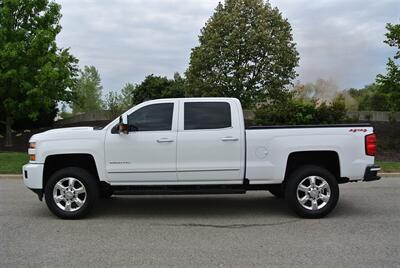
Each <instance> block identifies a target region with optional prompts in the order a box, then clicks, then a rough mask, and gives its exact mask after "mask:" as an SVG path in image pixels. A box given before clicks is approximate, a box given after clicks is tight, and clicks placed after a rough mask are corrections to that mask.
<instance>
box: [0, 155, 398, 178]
mask: <svg viewBox="0 0 400 268" xmlns="http://www.w3.org/2000/svg"><path fill="white" fill-rule="evenodd" d="M28 161H29V160H28V154H26V153H17V152H0V174H21V172H22V171H21V169H22V166H23V165H25V164H26V163H28ZM376 163H377V164H378V165H379V166H380V167H381V168H382V172H400V162H383V161H377V162H376Z"/></svg>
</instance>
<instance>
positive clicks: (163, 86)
mask: <svg viewBox="0 0 400 268" xmlns="http://www.w3.org/2000/svg"><path fill="white" fill-rule="evenodd" d="M184 96H185V81H184V79H183V78H182V77H181V76H180V75H179V74H178V73H176V74H175V75H174V79H168V78H167V77H162V76H154V75H149V76H146V78H145V79H144V80H143V82H142V83H140V84H139V85H137V86H136V87H135V89H134V90H133V92H132V104H138V103H141V102H143V101H146V100H153V99H159V98H181V97H184Z"/></svg>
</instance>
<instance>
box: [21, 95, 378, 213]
mask: <svg viewBox="0 0 400 268" xmlns="http://www.w3.org/2000/svg"><path fill="white" fill-rule="evenodd" d="M28 152H29V155H30V161H29V163H28V164H26V165H25V166H24V167H23V177H24V183H25V185H26V186H27V187H28V188H30V189H31V190H33V191H34V192H35V193H36V194H37V195H38V196H39V199H40V200H42V197H43V196H44V197H45V201H46V204H47V206H48V208H49V209H50V210H51V211H52V212H53V213H54V214H55V215H57V216H58V217H61V218H66V219H75V218H82V217H83V216H85V215H86V214H87V213H88V212H89V211H90V209H91V208H92V207H93V206H94V204H95V202H96V200H97V199H98V198H101V197H103V198H107V197H110V196H111V195H113V194H115V195H118V194H203V193H204V194H221V193H232V194H239V193H246V191H250V190H267V191H270V192H271V193H272V194H273V195H275V196H276V197H277V198H285V199H286V201H287V203H288V205H289V207H290V208H292V209H293V211H294V212H296V213H297V214H298V215H299V216H301V217H307V218H320V217H323V216H325V215H327V214H328V213H329V212H330V211H332V210H333V209H334V207H335V206H336V203H337V201H338V198H339V187H338V184H341V183H346V182H355V181H372V180H378V179H380V177H379V176H378V175H377V172H378V171H379V169H380V168H379V167H378V166H377V165H374V155H375V152H376V136H375V134H374V133H373V128H372V127H371V126H370V125H369V124H351V125H314V126H265V127H262V126H256V127H246V126H245V120H244V117H243V111H242V107H241V104H240V102H239V100H237V99H234V98H181V99H160V100H152V101H147V102H144V103H141V104H139V105H137V106H135V107H133V108H131V109H130V110H128V111H127V112H125V113H123V114H122V115H121V116H120V117H119V118H117V119H115V120H114V121H112V122H111V123H110V124H108V125H107V126H106V127H104V128H102V129H96V128H93V127H76V128H61V129H53V130H49V131H46V132H43V133H39V134H36V135H33V136H32V137H31V139H30V145H29V150H28Z"/></svg>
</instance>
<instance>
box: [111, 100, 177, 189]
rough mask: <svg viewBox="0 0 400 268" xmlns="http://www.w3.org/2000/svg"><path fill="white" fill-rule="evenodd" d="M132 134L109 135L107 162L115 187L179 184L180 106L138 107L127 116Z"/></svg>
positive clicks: (113, 133) (165, 104) (170, 104)
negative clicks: (177, 163) (178, 112)
mask: <svg viewBox="0 0 400 268" xmlns="http://www.w3.org/2000/svg"><path fill="white" fill-rule="evenodd" d="M128 124H129V126H130V130H131V131H130V132H129V134H118V133H117V132H116V131H115V130H114V131H112V130H110V131H108V132H107V137H106V141H105V159H106V167H107V173H108V181H109V182H110V183H111V184H112V185H123V184H143V183H146V184H165V183H168V182H170V183H176V182H177V176H176V146H177V105H175V102H174V101H172V102H170V103H150V104H144V105H139V107H138V108H137V109H135V110H134V111H133V112H132V113H131V114H129V115H128Z"/></svg>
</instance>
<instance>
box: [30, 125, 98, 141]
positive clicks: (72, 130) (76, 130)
mask: <svg viewBox="0 0 400 268" xmlns="http://www.w3.org/2000/svg"><path fill="white" fill-rule="evenodd" d="M94 132H97V131H94V130H93V127H68V128H56V129H51V130H48V131H45V132H42V133H38V134H35V135H33V136H32V137H31V139H30V142H36V141H42V140H61V139H85V138H91V137H93V133H94Z"/></svg>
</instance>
